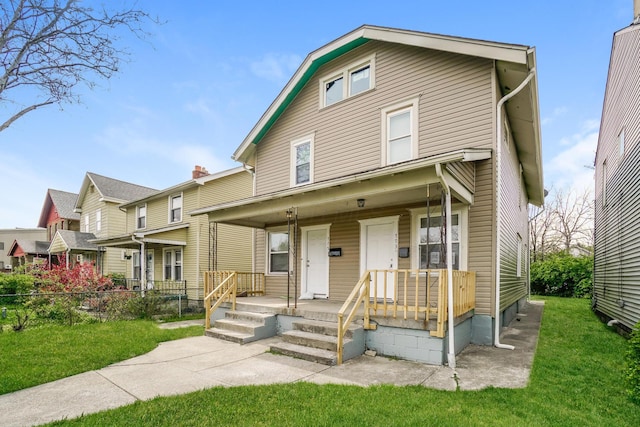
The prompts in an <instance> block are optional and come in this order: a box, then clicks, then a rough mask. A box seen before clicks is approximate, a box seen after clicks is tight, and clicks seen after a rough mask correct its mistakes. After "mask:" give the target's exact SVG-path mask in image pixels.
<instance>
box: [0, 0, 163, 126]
mask: <svg viewBox="0 0 640 427" xmlns="http://www.w3.org/2000/svg"><path fill="white" fill-rule="evenodd" d="M145 22H157V20H156V19H152V18H151V17H150V16H149V15H148V14H147V13H146V12H144V11H141V10H136V9H125V10H117V11H110V10H108V9H105V8H100V9H99V10H98V9H93V8H91V7H88V6H83V5H82V4H81V2H80V1H79V0H3V1H2V2H0V66H1V67H2V68H1V69H0V102H1V103H2V104H4V107H5V108H7V110H10V111H9V113H8V114H9V117H8V118H5V119H0V122H1V123H2V124H0V131H3V130H5V129H6V128H8V127H9V126H10V125H11V124H12V123H14V122H15V121H16V120H18V119H19V118H21V117H22V116H24V115H25V114H27V113H29V112H30V111H33V110H35V109H37V108H40V107H43V106H45V105H51V104H56V103H57V104H59V105H61V104H63V103H73V102H79V101H80V98H79V95H78V93H77V92H76V91H75V90H74V89H76V86H77V85H78V84H79V83H84V84H86V85H87V86H88V87H89V88H93V87H94V86H95V80H96V79H97V78H104V79H108V78H110V77H111V76H112V75H113V74H114V73H115V72H117V71H118V67H119V64H120V62H121V61H123V60H125V59H126V58H127V57H128V55H129V53H128V52H127V51H126V50H125V49H124V48H121V47H119V46H118V45H117V42H118V40H119V37H118V31H121V30H124V31H126V32H129V33H133V34H135V35H136V36H138V37H143V36H145V35H146V34H147V33H146V32H145V31H144V30H143V23H145ZM34 89H35V91H34ZM8 93H10V95H7V94H8ZM34 94H35V95H34ZM25 100H26V101H25ZM8 104H12V105H13V107H12V108H8Z"/></svg>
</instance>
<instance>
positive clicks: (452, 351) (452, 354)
mask: <svg viewBox="0 0 640 427" xmlns="http://www.w3.org/2000/svg"><path fill="white" fill-rule="evenodd" d="M435 166H436V175H437V176H438V178H439V179H440V183H441V184H442V188H444V192H445V195H446V206H445V209H446V221H447V225H446V233H447V317H448V320H449V322H448V327H447V329H448V332H449V333H448V336H449V342H448V345H447V347H448V353H447V363H448V365H449V367H450V368H451V369H455V368H456V347H455V342H456V341H455V336H454V330H455V323H454V320H455V319H454V318H453V254H452V252H453V243H452V242H451V233H452V230H451V188H449V184H447V180H446V179H445V177H444V174H443V173H442V164H441V163H436V165H435Z"/></svg>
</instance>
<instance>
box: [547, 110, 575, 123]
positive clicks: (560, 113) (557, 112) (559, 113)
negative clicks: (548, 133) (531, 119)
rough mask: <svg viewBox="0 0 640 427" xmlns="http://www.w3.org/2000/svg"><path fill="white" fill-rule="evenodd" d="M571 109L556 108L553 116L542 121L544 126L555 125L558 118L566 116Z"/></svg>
mask: <svg viewBox="0 0 640 427" xmlns="http://www.w3.org/2000/svg"><path fill="white" fill-rule="evenodd" d="M568 111H569V109H568V108H567V107H556V108H554V109H553V112H552V113H551V116H549V117H545V118H543V119H542V125H548V124H551V123H553V122H554V121H555V120H556V119H557V118H558V117H562V116H564V115H565V114H566V113H567V112H568Z"/></svg>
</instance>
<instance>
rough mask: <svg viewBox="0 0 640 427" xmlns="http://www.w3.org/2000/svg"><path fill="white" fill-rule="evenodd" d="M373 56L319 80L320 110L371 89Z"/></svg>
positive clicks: (373, 83) (373, 66) (372, 86)
mask: <svg viewBox="0 0 640 427" xmlns="http://www.w3.org/2000/svg"><path fill="white" fill-rule="evenodd" d="M374 60H375V56H374V55H371V56H369V57H367V58H365V59H362V60H360V61H357V62H354V63H352V64H349V65H348V66H347V67H344V68H342V69H341V70H338V71H337V72H335V73H333V74H331V75H328V76H324V77H323V78H321V79H320V108H324V107H328V106H330V105H333V104H335V103H337V102H339V101H342V100H343V99H347V98H349V97H351V96H354V95H357V94H359V93H362V92H366V91H368V90H370V89H373V88H374V86H375V82H374V68H375V61H374Z"/></svg>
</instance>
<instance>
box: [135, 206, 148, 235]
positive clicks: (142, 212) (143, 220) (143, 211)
mask: <svg viewBox="0 0 640 427" xmlns="http://www.w3.org/2000/svg"><path fill="white" fill-rule="evenodd" d="M146 227H147V205H140V206H138V207H136V228H138V229H140V228H146Z"/></svg>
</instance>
